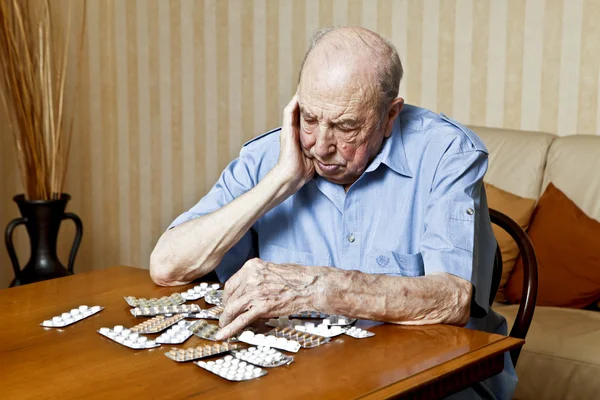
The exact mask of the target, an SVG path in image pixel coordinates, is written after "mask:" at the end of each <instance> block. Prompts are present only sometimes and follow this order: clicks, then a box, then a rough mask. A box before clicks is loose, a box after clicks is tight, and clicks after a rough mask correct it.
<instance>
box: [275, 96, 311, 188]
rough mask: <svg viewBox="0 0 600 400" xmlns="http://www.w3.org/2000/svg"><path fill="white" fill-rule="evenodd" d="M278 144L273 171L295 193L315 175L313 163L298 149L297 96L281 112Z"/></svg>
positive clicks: (298, 118)
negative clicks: (277, 157) (281, 120)
mask: <svg viewBox="0 0 600 400" xmlns="http://www.w3.org/2000/svg"><path fill="white" fill-rule="evenodd" d="M279 142H280V152H279V160H278V161H277V165H276V166H275V167H274V170H275V171H277V172H278V174H279V175H280V176H281V178H282V179H283V180H284V182H285V183H286V184H289V185H290V187H291V190H292V192H293V193H295V192H296V191H298V190H299V189H300V188H301V187H302V186H304V185H305V184H306V182H308V181H309V180H311V179H312V177H313V175H314V173H315V166H314V164H313V161H312V160H311V159H310V158H308V157H306V156H305V155H304V153H303V152H302V149H301V148H300V110H299V106H298V95H297V94H296V95H294V97H293V98H292V100H291V101H290V102H289V103H288V105H287V106H286V107H285V109H284V110H283V123H282V127H281V134H280V136H279Z"/></svg>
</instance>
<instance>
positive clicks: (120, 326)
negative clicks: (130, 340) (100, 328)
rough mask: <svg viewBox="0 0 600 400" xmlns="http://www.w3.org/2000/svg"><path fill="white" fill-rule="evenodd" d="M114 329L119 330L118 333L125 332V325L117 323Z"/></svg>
mask: <svg viewBox="0 0 600 400" xmlns="http://www.w3.org/2000/svg"><path fill="white" fill-rule="evenodd" d="M113 331H115V332H117V333H120V332H123V325H116V326H115V327H114V328H113Z"/></svg>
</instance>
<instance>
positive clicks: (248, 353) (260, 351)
mask: <svg viewBox="0 0 600 400" xmlns="http://www.w3.org/2000/svg"><path fill="white" fill-rule="evenodd" d="M231 354H232V355H233V356H234V357H235V358H239V359H240V360H242V361H246V362H249V363H250V364H254V365H258V366H259V367H266V368H273V367H280V366H282V365H287V364H289V363H291V362H292V361H294V357H292V356H287V355H285V354H283V353H282V352H280V351H277V350H275V349H273V348H271V347H267V346H258V347H250V348H248V349H241V350H232V351H231Z"/></svg>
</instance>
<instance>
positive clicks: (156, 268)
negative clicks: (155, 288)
mask: <svg viewBox="0 0 600 400" xmlns="http://www.w3.org/2000/svg"><path fill="white" fill-rule="evenodd" d="M170 264H171V263H170V262H169V261H168V260H166V258H165V257H164V255H163V254H162V253H161V251H160V249H159V248H158V247H155V248H154V250H152V254H150V278H151V279H152V281H154V283H156V284H157V285H159V286H174V285H176V284H177V283H176V282H175V279H174V277H173V268H172V267H171V266H170Z"/></svg>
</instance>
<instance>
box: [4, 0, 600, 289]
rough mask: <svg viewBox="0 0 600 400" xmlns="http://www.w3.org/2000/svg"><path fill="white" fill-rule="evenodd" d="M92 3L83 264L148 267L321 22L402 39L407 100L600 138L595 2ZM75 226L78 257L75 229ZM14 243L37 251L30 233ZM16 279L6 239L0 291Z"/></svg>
mask: <svg viewBox="0 0 600 400" xmlns="http://www.w3.org/2000/svg"><path fill="white" fill-rule="evenodd" d="M76 3H77V5H78V7H81V6H82V4H83V3H80V2H76ZM55 4H59V5H61V6H62V5H63V4H66V3H65V2H64V1H62V2H56V3H55ZM85 4H86V5H87V8H86V10H85V12H86V15H87V29H86V31H85V36H84V38H83V39H84V47H83V51H84V54H83V60H82V62H81V63H80V64H79V65H78V66H79V68H80V69H81V71H82V82H81V86H80V88H79V90H78V92H77V93H76V94H75V95H76V98H77V102H76V109H75V110H74V115H75V135H74V140H73V148H72V152H71V160H70V168H69V175H68V180H67V188H66V190H67V192H69V193H70V194H71V195H72V196H73V200H72V202H71V204H70V206H69V209H70V210H71V211H73V212H76V213H77V214H79V215H80V216H81V217H82V219H83V221H84V228H85V233H84V240H83V244H82V248H81V251H80V254H79V257H78V259H77V265H76V271H86V270H90V269H98V268H103V267H106V266H109V265H114V264H128V265H135V266H140V267H147V264H148V257H149V254H150V251H151V249H152V247H153V245H154V243H155V242H156V240H157V238H158V237H159V235H160V234H161V232H162V231H163V230H164V229H165V228H166V226H167V225H168V223H169V222H170V221H171V220H172V219H173V218H174V217H175V216H176V215H178V214H179V213H180V212H181V211H183V210H184V209H186V208H188V207H190V206H191V205H192V204H194V203H195V202H196V201H197V200H198V199H199V198H200V197H201V196H202V195H203V194H204V193H206V191H207V190H208V189H209V188H210V187H211V186H212V184H213V183H214V182H215V180H216V179H217V177H218V175H219V173H220V171H221V170H222V169H223V168H224V167H225V165H226V164H227V163H228V162H229V161H230V160H231V159H232V158H234V157H235V156H236V154H237V153H238V151H239V148H240V146H241V145H242V143H243V142H244V141H246V140H248V139H250V138H252V137H253V136H255V135H257V134H259V133H261V132H264V131H266V130H268V129H270V128H273V127H275V126H277V125H278V124H279V123H280V115H281V111H282V108H283V106H284V105H285V104H286V103H287V102H288V101H289V99H290V98H291V96H292V95H293V93H294V91H295V86H296V79H297V69H298V65H299V62H300V60H301V58H302V56H303V53H304V51H305V48H306V46H307V42H308V38H309V37H310V35H311V33H312V32H314V31H315V30H316V29H318V28H319V27H322V26H325V25H332V24H334V25H362V26H365V27H367V28H369V29H373V30H375V31H377V32H379V33H380V34H382V35H384V36H386V37H388V38H390V39H391V40H392V41H393V43H394V44H395V45H396V46H397V47H398V50H399V52H400V55H401V59H402V61H403V63H404V66H405V78H404V80H403V82H402V85H401V90H400V92H401V95H402V96H404V97H405V99H406V101H407V102H408V103H412V104H417V105H421V106H424V107H428V108H430V109H433V110H435V111H438V112H441V111H443V112H444V113H446V114H448V115H451V116H453V117H454V118H456V119H458V120H459V121H461V122H463V123H466V124H474V125H484V126H492V127H506V128H514V129H524V130H544V131H548V132H554V133H558V134H560V135H570V134H575V133H578V134H583V133H586V134H599V133H600V101H599V98H598V96H599V90H598V86H599V80H600V50H599V46H600V24H598V23H597V21H600V2H599V1H595V0H527V1H521V0H441V1H440V0H425V1H419V0H397V1H394V0H362V1H361V0H349V1H345V0H306V1H304V0H281V1H277V0H205V1H200V0H198V1H194V0H180V1H179V0H171V1H168V0H127V1H126V0H87V1H86V2H85ZM82 12H84V10H83V9H80V10H79V14H81V13H82ZM75 64H76V63H74V64H73V65H75ZM75 73H76V68H73V70H72V74H71V76H74V74H75ZM71 87H72V84H71ZM0 146H1V147H0V176H1V177H2V179H1V181H0V193H1V196H0V225H1V226H2V227H5V226H6V224H7V223H8V221H9V220H10V219H11V218H14V217H16V216H17V214H18V211H17V209H16V206H15V205H14V204H13V203H12V200H11V198H12V196H13V194H16V193H18V192H20V191H21V188H20V183H19V181H18V176H17V172H16V161H15V159H14V150H13V144H12V139H11V137H10V135H8V134H6V133H5V132H2V134H0ZM64 226H65V228H64V230H63V231H62V232H61V240H60V251H61V253H60V254H61V256H62V260H64V261H66V259H67V257H66V252H67V249H68V248H69V246H70V241H71V238H72V235H73V229H72V227H71V226H70V222H65V225H64ZM17 238H18V242H19V248H20V254H21V258H22V261H25V260H24V258H26V254H27V249H26V247H27V240H26V237H25V234H24V233H23V232H20V233H19V234H18V235H17ZM11 278H12V271H11V270H10V265H9V263H8V257H7V255H6V251H5V250H4V249H2V250H1V251H0V287H3V286H6V285H7V284H8V282H9V280H10V279H11Z"/></svg>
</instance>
